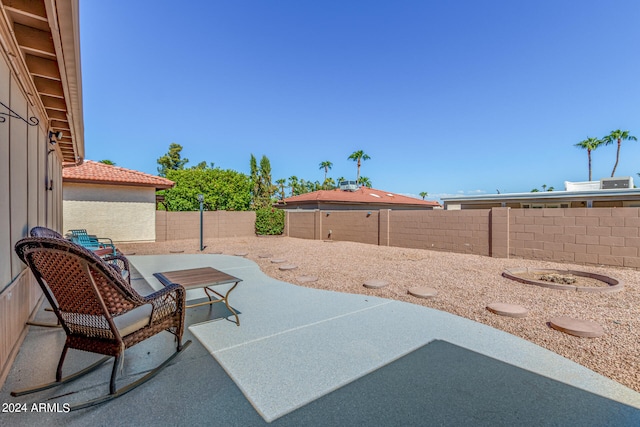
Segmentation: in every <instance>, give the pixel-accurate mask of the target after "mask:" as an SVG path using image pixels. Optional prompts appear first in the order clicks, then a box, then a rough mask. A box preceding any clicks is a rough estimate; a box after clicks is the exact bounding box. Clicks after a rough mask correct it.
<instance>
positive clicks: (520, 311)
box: [487, 302, 529, 318]
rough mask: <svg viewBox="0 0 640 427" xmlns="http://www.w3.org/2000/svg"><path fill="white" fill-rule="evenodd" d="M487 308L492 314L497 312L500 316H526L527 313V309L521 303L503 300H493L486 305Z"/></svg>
mask: <svg viewBox="0 0 640 427" xmlns="http://www.w3.org/2000/svg"><path fill="white" fill-rule="evenodd" d="M487 310H489V311H490V312H492V313H494V314H499V315H500V316H507V317H517V318H521V317H527V314H529V310H527V309H526V308H524V307H523V306H521V305H517V304H507V303H504V302H494V303H492V304H489V305H488V306H487Z"/></svg>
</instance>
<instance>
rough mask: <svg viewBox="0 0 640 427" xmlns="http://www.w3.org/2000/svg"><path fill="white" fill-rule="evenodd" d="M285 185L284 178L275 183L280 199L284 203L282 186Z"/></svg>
mask: <svg viewBox="0 0 640 427" xmlns="http://www.w3.org/2000/svg"><path fill="white" fill-rule="evenodd" d="M286 183H287V180H286V179H284V178H280V179H278V180H277V181H276V184H278V187H280V198H281V199H282V201H284V185H285V184H286Z"/></svg>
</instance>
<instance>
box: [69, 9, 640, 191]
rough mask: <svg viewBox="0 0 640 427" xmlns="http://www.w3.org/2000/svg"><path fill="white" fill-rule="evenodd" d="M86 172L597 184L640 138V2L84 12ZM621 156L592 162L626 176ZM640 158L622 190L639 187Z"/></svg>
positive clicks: (492, 187)
mask: <svg viewBox="0 0 640 427" xmlns="http://www.w3.org/2000/svg"><path fill="white" fill-rule="evenodd" d="M80 18H81V22H80V31H81V36H80V39H81V49H82V52H81V53H82V74H83V96H84V122H85V146H86V158H87V159H90V160H102V159H110V160H112V161H114V162H115V163H116V164H117V165H118V166H122V167H126V168H130V169H135V170H139V171H142V172H146V173H151V174H154V175H155V174H157V166H158V165H157V159H158V158H159V157H160V156H162V155H163V154H165V153H166V152H167V151H168V147H169V144H171V143H172V142H175V143H178V144H180V145H182V146H183V147H184V149H183V151H182V155H183V157H186V158H188V159H189V164H188V165H187V166H193V165H195V164H197V163H199V162H201V161H206V162H207V163H210V162H213V163H215V166H217V167H221V168H223V169H234V170H237V171H240V172H244V173H248V172H249V157H250V155H251V154H252V153H253V154H254V155H255V156H256V157H257V158H258V159H259V158H260V157H261V156H262V155H266V156H267V157H268V158H269V160H270V161H271V166H272V178H273V180H274V181H275V180H276V179H278V178H288V177H290V176H292V175H295V176H297V177H298V178H303V179H305V180H311V181H315V180H318V181H322V179H323V173H324V172H323V171H322V170H320V169H319V163H320V162H322V161H325V160H329V161H331V162H332V163H333V169H332V170H331V171H330V172H329V176H331V177H334V178H338V177H346V178H348V179H355V175H356V165H355V163H354V162H353V161H350V160H347V157H348V156H349V155H350V154H351V153H352V152H354V151H356V150H364V152H365V153H367V154H368V155H369V156H370V157H371V159H370V160H367V161H366V162H364V163H363V165H362V169H361V175H363V176H366V177H368V178H369V179H370V180H371V182H372V184H373V187H374V188H378V189H382V190H386V191H392V192H395V193H402V194H409V195H416V196H417V195H418V194H419V193H420V192H421V191H427V192H428V193H429V197H428V199H431V200H438V198H439V197H441V196H444V195H458V194H460V195H462V194H482V193H496V191H497V190H499V191H500V192H502V193H506V192H527V191H530V190H531V189H532V188H535V187H537V188H541V186H542V185H543V184H546V185H547V186H553V187H555V189H557V190H560V189H563V188H564V181H566V180H568V181H586V180H587V178H588V168H587V153H586V151H584V150H580V149H578V148H576V147H574V144H575V143H578V142H580V141H581V140H583V139H586V138H587V137H602V136H604V135H606V134H608V133H609V132H610V131H612V130H614V129H623V130H629V131H630V132H631V134H632V135H636V136H638V137H639V138H640V55H638V48H639V46H640V30H639V29H638V22H640V2H639V1H637V0H628V1H608V2H603V1H592V0H581V1H562V0H555V1H546V0H535V1H533V0H530V1H513V0H505V1H498V0H485V1H476V0H466V1H462V0H458V1H455V0H452V1H435V0H433V1H428V0H421V1H410V0H407V1H398V0H396V1H391V0H390V1H375V0H367V1H356V0H340V1H333V0H323V1H305V0H279V1H278V0H273V1H266V0H255V1H249V0H234V1H215V0H209V1H191V2H185V3H180V2H175V1H163V0H154V1H150V0H149V1H147V0H136V1H128V0H127V1H125V0H109V1H88V0H82V1H81V2H80ZM615 152H616V149H615V147H614V146H607V147H601V148H599V149H598V150H596V151H594V152H593V178H594V179H600V178H605V177H608V176H610V175H611V170H612V168H613V164H614V162H615ZM639 160H640V142H623V145H622V152H621V160H620V164H619V166H618V169H617V171H616V176H629V175H632V176H634V178H635V179H636V181H638V182H640V177H638V176H637V175H636V173H638V172H640V161H639Z"/></svg>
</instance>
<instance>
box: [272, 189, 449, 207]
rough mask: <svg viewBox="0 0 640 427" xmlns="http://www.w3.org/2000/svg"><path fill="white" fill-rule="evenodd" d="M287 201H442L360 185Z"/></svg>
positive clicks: (407, 202)
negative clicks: (417, 197)
mask: <svg viewBox="0 0 640 427" xmlns="http://www.w3.org/2000/svg"><path fill="white" fill-rule="evenodd" d="M284 201H285V203H300V202H314V201H317V202H335V203H364V204H385V205H386V204H396V205H423V206H425V207H436V206H440V203H438V202H434V201H430V200H421V199H416V198H414V197H408V196H403V195H401V194H395V193H390V192H388V191H382V190H376V189H375V188H368V187H360V188H359V189H357V190H356V191H342V190H338V189H336V190H319V191H314V192H312V193H305V194H300V195H298V196H293V197H289V198H286V199H284Z"/></svg>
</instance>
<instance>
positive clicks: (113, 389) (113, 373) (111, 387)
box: [109, 353, 124, 394]
mask: <svg viewBox="0 0 640 427" xmlns="http://www.w3.org/2000/svg"><path fill="white" fill-rule="evenodd" d="M123 356H124V355H123V354H122V353H120V354H119V355H117V356H116V357H115V360H114V361H113V369H112V370H111V381H110V382H109V394H115V393H116V376H117V375H118V368H119V367H120V362H121V360H122V357H123Z"/></svg>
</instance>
